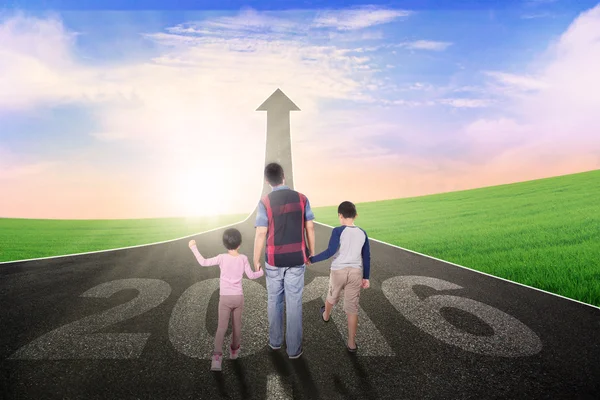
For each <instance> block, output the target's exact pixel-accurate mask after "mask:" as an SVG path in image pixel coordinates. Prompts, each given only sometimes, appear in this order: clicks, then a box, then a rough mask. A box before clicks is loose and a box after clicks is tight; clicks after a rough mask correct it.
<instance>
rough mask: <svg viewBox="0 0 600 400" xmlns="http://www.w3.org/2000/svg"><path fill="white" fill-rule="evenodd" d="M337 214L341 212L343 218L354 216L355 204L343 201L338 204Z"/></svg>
mask: <svg viewBox="0 0 600 400" xmlns="http://www.w3.org/2000/svg"><path fill="white" fill-rule="evenodd" d="M338 214H342V217H344V218H356V206H355V205H354V204H353V203H351V202H349V201H343V202H341V203H340V205H339V206H338Z"/></svg>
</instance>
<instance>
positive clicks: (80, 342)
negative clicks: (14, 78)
mask: <svg viewBox="0 0 600 400" xmlns="http://www.w3.org/2000/svg"><path fill="white" fill-rule="evenodd" d="M415 285H426V286H429V287H432V288H434V289H436V290H448V289H460V286H457V285H455V284H453V283H450V282H446V281H443V280H440V279H435V278H428V277H424V276H398V277H394V278H390V279H387V280H386V281H384V282H383V284H382V292H383V294H384V295H385V297H386V298H387V299H388V300H389V301H390V303H391V304H392V305H393V306H394V308H395V309H396V310H397V311H398V312H400V313H401V314H402V315H404V317H405V318H407V319H408V320H409V321H411V322H412V323H413V324H415V325H416V326H417V327H419V328H420V329H422V330H423V331H425V332H427V333H428V334H430V335H432V336H434V337H435V338H437V339H438V340H440V341H442V342H445V343H447V344H450V345H454V346H457V347H459V348H461V349H463V350H466V351H471V352H475V353H480V354H486V355H495V356H503V357H519V356H528V355H533V354H536V353H538V352H539V351H540V350H541V348H542V344H541V341H540V339H539V337H538V336H537V335H536V334H535V333H534V332H533V331H531V329H529V328H528V327H527V326H525V325H524V324H523V323H521V322H520V321H519V320H517V319H515V318H514V317H512V316H510V315H508V314H506V313H504V312H502V311H500V310H498V309H496V308H493V307H491V306H489V305H487V304H484V303H481V302H478V301H475V300H471V299H468V298H464V297H458V296H452V295H433V296H429V297H427V298H426V299H424V300H421V299H420V298H419V297H418V296H417V295H416V294H415V293H414V292H413V290H412V287H413V286H415ZM243 286H244V295H245V304H246V306H245V307H244V312H243V313H242V338H243V346H244V351H243V352H242V355H241V356H242V357H243V356H249V355H251V354H255V353H257V352H258V351H260V350H261V349H263V348H264V347H265V344H266V340H267V339H266V338H267V337H268V321H267V310H266V307H267V293H266V290H265V288H264V287H263V286H262V285H260V284H259V283H257V282H254V281H250V280H247V279H244V280H243ZM218 287H219V280H218V279H208V280H205V281H201V282H198V283H196V284H194V285H192V286H190V287H189V288H188V289H187V290H186V291H185V292H184V293H183V294H182V295H181V297H180V298H179V299H178V301H177V304H176V305H175V307H174V308H173V311H172V314H171V319H170V321H169V328H168V329H169V339H170V341H171V343H172V344H173V346H174V348H175V349H176V350H177V351H179V352H180V353H182V354H185V355H186V356H188V357H193V358H200V359H210V353H211V350H212V346H213V341H214V336H213V335H212V334H210V333H209V332H208V330H207V327H206V316H207V312H208V303H209V300H210V298H211V297H212V295H213V293H214V292H215V291H216V290H217V289H218ZM327 287H328V278H327V277H317V278H315V279H313V280H312V281H311V282H310V283H309V284H307V285H306V286H305V288H304V295H303V303H306V302H310V301H313V300H317V299H323V300H324V299H325V296H326V291H327ZM126 289H135V290H138V292H139V294H138V296H137V297H135V298H134V299H132V300H130V301H129V302H127V303H124V304H121V305H118V306H116V307H113V308H110V309H108V310H105V311H103V312H101V313H99V314H94V315H90V316H87V317H85V318H83V319H80V320H78V321H74V322H71V323H69V324H67V325H64V326H61V327H59V328H57V329H55V330H53V331H51V332H48V333H47V334H45V335H42V336H41V337H39V338H37V339H35V340H34V341H33V342H31V343H29V344H28V345H26V346H23V347H21V348H20V349H19V350H17V351H16V352H15V353H14V354H13V355H12V356H11V357H10V358H11V359H54V360H57V359H130V358H138V357H139V356H140V355H141V353H142V351H143V349H144V346H145V345H146V342H147V340H148V338H149V337H150V333H98V331H100V330H102V329H104V328H107V327H108V326H110V325H113V324H115V323H117V322H121V321H124V320H127V319H129V318H133V317H135V316H138V315H141V314H143V313H145V312H147V311H149V310H151V309H152V308H154V307H157V306H158V305H160V304H161V303H162V302H164V301H165V300H166V299H167V298H168V297H169V294H170V293H171V287H170V286H169V284H168V283H166V282H164V281H162V280H158V279H121V280H115V281H111V282H106V283H103V284H101V285H98V286H96V287H94V288H92V289H90V290H88V291H86V292H85V293H83V294H82V296H83V297H102V298H108V297H110V296H112V295H113V294H116V293H117V292H119V291H122V290H126ZM341 305H342V304H339V305H338V306H337V307H336V308H334V312H333V314H332V316H331V319H332V321H333V323H334V324H335V326H336V328H337V330H338V332H339V334H340V337H341V339H342V340H343V341H344V342H345V340H346V338H347V329H346V321H345V315H344V313H343V311H342V307H341ZM443 307H453V308H458V309H461V310H463V311H467V312H469V313H471V314H473V315H475V316H476V317H478V318H480V319H481V320H483V321H485V322H486V323H487V324H488V325H489V326H491V327H492V328H493V330H494V334H493V335H491V336H478V335H473V334H470V333H467V332H464V331H462V330H460V329H458V328H456V327H455V326H454V325H452V324H450V323H449V322H448V321H447V320H446V319H445V318H444V317H443V316H442V314H441V313H440V310H441V309H442V308H443ZM359 321H360V323H359V327H358V332H357V333H358V335H359V336H360V335H363V336H367V335H368V336H369V338H370V340H369V343H368V345H367V346H366V347H365V346H363V347H361V355H364V356H393V355H395V354H394V352H393V350H392V349H391V347H390V346H389V344H388V343H387V341H386V340H385V338H384V336H383V335H382V334H381V332H380V331H379V330H378V329H377V328H376V326H375V324H374V323H373V322H372V321H371V320H370V318H369V317H368V315H367V314H366V312H365V311H364V310H363V309H362V308H360V309H359Z"/></svg>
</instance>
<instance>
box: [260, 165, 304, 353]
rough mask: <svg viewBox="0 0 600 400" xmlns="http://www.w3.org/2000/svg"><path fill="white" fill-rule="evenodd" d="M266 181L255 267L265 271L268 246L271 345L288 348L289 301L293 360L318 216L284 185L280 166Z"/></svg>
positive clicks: (270, 169) (298, 349) (274, 167)
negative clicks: (262, 263)
mask: <svg viewBox="0 0 600 400" xmlns="http://www.w3.org/2000/svg"><path fill="white" fill-rule="evenodd" d="M265 180H266V182H267V183H268V184H269V185H270V186H271V189H272V191H271V193H269V194H267V195H265V196H263V197H262V199H261V200H260V202H259V203H258V213H257V215H256V224H255V226H256V236H255V239H254V265H255V269H256V270H258V269H259V268H260V254H261V252H262V249H263V246H264V245H265V242H266V251H265V268H264V270H265V277H266V281H267V295H268V304H267V315H268V319H269V346H270V347H271V348H272V349H273V350H277V349H280V348H281V346H282V344H283V300H284V298H285V305H286V316H287V321H286V334H285V343H286V348H287V354H288V356H289V357H290V358H292V359H294V358H298V357H300V356H301V355H302V293H303V291H304V272H305V270H306V264H307V263H308V257H310V256H313V255H314V250H315V226H314V223H313V220H314V219H315V216H314V214H313V212H312V210H311V208H310V204H309V202H308V199H307V198H306V196H304V195H303V194H302V193H299V192H296V191H295V190H292V189H290V188H289V187H287V186H285V177H284V174H283V168H281V165H279V164H277V163H271V164H269V165H267V166H266V167H265ZM305 233H306V234H305ZM306 239H308V240H306ZM307 242H308V243H307Z"/></svg>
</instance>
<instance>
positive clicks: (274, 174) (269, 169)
mask: <svg viewBox="0 0 600 400" xmlns="http://www.w3.org/2000/svg"><path fill="white" fill-rule="evenodd" d="M265 178H266V179H267V182H269V184H270V185H271V186H277V185H281V184H282V183H283V168H282V167H281V165H279V164H277V163H270V164H268V165H267V166H266V167H265Z"/></svg>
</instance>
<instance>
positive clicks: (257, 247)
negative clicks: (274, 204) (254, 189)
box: [254, 201, 269, 271]
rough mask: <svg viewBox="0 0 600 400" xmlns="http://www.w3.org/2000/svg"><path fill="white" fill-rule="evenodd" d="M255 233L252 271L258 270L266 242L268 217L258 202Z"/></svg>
mask: <svg viewBox="0 0 600 400" xmlns="http://www.w3.org/2000/svg"><path fill="white" fill-rule="evenodd" d="M254 226H255V227H256V233H255V235H254V269H255V270H256V271H258V270H259V268H260V254H261V253H262V251H263V248H264V247H265V242H266V241H267V229H268V226H269V217H268V216H267V208H266V207H265V205H264V204H263V202H262V201H259V202H258V210H257V213H256V222H255V224H254Z"/></svg>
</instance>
